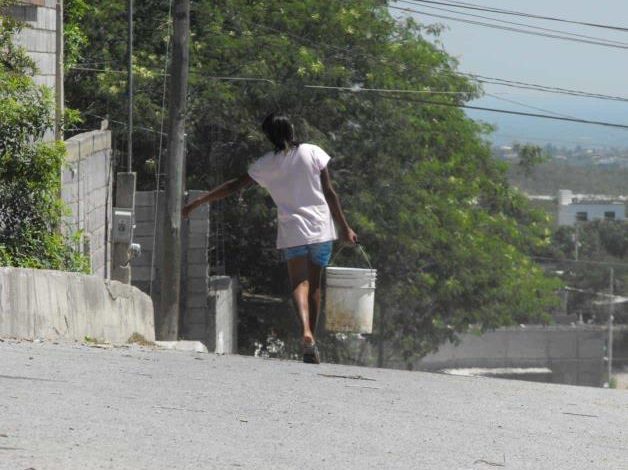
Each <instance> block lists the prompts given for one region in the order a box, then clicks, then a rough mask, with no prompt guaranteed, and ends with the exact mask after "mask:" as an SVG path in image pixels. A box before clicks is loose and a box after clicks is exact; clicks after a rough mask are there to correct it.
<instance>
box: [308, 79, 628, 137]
mask: <svg viewBox="0 0 628 470" xmlns="http://www.w3.org/2000/svg"><path fill="white" fill-rule="evenodd" d="M304 88H313V86H312V85H305V86H304ZM314 88H318V87H314ZM325 89H327V90H333V89H336V90H338V91H350V92H353V93H355V92H356V90H355V89H352V88H348V89H347V87H332V86H327V87H325ZM363 91H366V90H363ZM370 91H374V92H386V91H389V90H386V89H382V90H378V89H376V88H374V89H370ZM380 96H381V97H382V98H387V99H396V100H398V101H405V102H408V103H422V104H430V105H435V106H445V107H454V108H463V109H474V110H478V111H489V112H494V113H501V114H512V115H516V116H527V117H534V118H542V119H554V120H558V121H568V122H575V123H578V124H588V125H596V126H604V127H614V128H618V129H628V124H619V123H614V122H605V121H594V120H589V119H580V118H572V117H559V116H551V115H547V114H538V113H526V112H523V111H510V110H506V109H498V108H489V107H486V106H474V105H468V104H461V103H447V102H438V101H430V100H422V99H411V98H399V97H392V96H390V95H386V94H381V95H380Z"/></svg>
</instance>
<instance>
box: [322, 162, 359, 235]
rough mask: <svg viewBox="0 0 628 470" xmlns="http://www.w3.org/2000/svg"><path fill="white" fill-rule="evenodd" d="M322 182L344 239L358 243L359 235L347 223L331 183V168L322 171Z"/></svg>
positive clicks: (326, 198) (328, 202)
mask: <svg viewBox="0 0 628 470" xmlns="http://www.w3.org/2000/svg"><path fill="white" fill-rule="evenodd" d="M321 183H322V185H323V194H324V195H325V200H326V201H327V204H328V205H329V209H330V210H331V214H332V216H333V217H334V220H335V221H336V224H338V225H339V226H340V232H341V239H342V241H345V242H349V243H353V244H356V243H357V242H358V236H357V235H356V233H355V232H354V231H353V230H351V227H349V224H348V223H347V219H346V217H345V214H344V212H343V211H342V207H341V206H340V198H339V197H338V194H337V193H336V191H335V190H334V187H333V185H332V183H331V176H330V175H329V170H328V169H327V168H324V169H323V170H322V171H321Z"/></svg>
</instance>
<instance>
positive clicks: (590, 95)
mask: <svg viewBox="0 0 628 470" xmlns="http://www.w3.org/2000/svg"><path fill="white" fill-rule="evenodd" d="M255 27H256V28H261V29H265V30H268V31H272V32H274V33H279V34H285V35H286V36H288V37H291V38H292V39H294V40H295V41H297V42H299V43H301V44H304V43H305V44H309V45H311V46H314V47H316V48H321V47H322V48H327V49H334V50H336V51H338V52H339V53H341V54H342V55H345V56H346V55H348V54H349V51H347V50H345V49H342V48H340V47H337V46H334V45H332V44H326V43H319V42H316V41H312V40H310V39H307V38H304V37H302V36H297V35H294V34H291V33H289V32H287V31H284V30H281V29H277V28H273V27H272V26H266V25H262V24H256V25H255ZM240 32H242V30H240ZM351 54H353V55H351V56H350V57H349V58H351V59H355V57H356V56H361V57H366V58H370V59H372V60H375V61H378V62H380V63H383V64H384V61H383V60H382V59H381V58H380V57H377V56H374V55H372V54H364V53H359V54H354V53H351ZM394 63H398V62H394ZM413 67H416V68H421V69H424V70H429V71H433V70H434V68H433V67H430V66H427V65H419V64H413ZM436 71H437V72H438V73H440V74H443V75H448V76H451V77H454V78H459V77H460V76H466V77H471V78H473V79H474V80H475V81H477V82H479V83H487V84H494V85H502V86H507V87H510V88H519V89H523V90H536V91H540V92H544V93H553V94H562V95H569V96H580V97H585V98H594V99H600V100H609V101H627V102H628V98H625V97H619V96H612V95H605V94H602V93H594V92H587V91H582V90H572V89H566V88H559V87H551V86H546V85H539V84H534V83H526V82H520V81H513V80H506V79H502V78H494V77H484V76H482V75H477V74H471V73H463V72H454V71H452V70H447V69H440V70H436ZM489 80H495V81H500V82H503V83H492V82H491V81H489Z"/></svg>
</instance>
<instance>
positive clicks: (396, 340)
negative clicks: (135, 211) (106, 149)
mask: <svg viewBox="0 0 628 470" xmlns="http://www.w3.org/2000/svg"><path fill="white" fill-rule="evenodd" d="M93 5H94V9H95V13H94V17H93V18H92V19H88V20H87V21H86V22H85V24H86V26H87V27H88V29H87V30H86V34H87V36H88V37H89V41H90V48H91V47H95V49H90V51H91V52H90V54H92V55H93V56H94V57H96V56H98V57H105V58H106V60H113V61H114V63H118V64H119V63H121V62H122V61H123V55H122V52H123V51H121V50H120V48H121V46H120V45H119V42H116V41H119V37H121V36H120V35H116V31H118V30H119V29H120V28H122V25H121V24H120V21H121V19H120V18H119V16H120V14H121V13H120V8H121V5H120V2H113V3H112V2H106V5H107V6H106V7H105V2H98V1H97V2H93ZM145 7H146V8H147V9H148V8H150V9H152V11H153V14H152V15H139V16H138V24H137V31H138V35H141V39H140V38H139V37H138V40H137V44H138V48H139V49H138V51H137V56H136V67H137V69H138V71H141V73H140V74H139V76H140V83H141V84H142V85H138V89H139V93H140V98H139V103H142V105H141V109H142V111H141V113H142V114H141V117H140V121H139V122H141V123H142V124H141V125H142V126H143V127H152V128H156V127H157V128H158V126H159V120H160V117H161V108H160V105H161V98H162V97H161V90H162V88H161V86H162V78H163V77H161V76H160V75H159V74H158V72H159V68H160V67H162V66H163V63H162V61H163V53H164V52H165V45H166V41H165V38H166V37H167V22H166V20H165V18H166V14H167V4H166V2H156V1H152V2H151V1H149V2H146V4H145ZM94 24H98V25H100V24H107V25H108V28H106V30H103V29H102V28H101V27H94ZM192 29H193V31H192V45H191V54H192V59H191V80H190V96H189V102H190V106H189V107H190V112H189V120H188V128H189V131H188V135H189V139H188V144H189V146H188V148H189V152H188V158H187V162H188V168H187V174H188V177H187V183H188V187H194V188H205V187H207V186H209V185H212V184H214V183H217V182H218V181H219V180H221V179H223V178H226V177H230V176H235V175H238V174H241V173H242V172H244V171H246V168H247V166H248V164H250V162H251V161H252V160H253V159H255V158H256V157H258V156H259V155H261V154H262V153H263V152H264V151H266V150H268V146H267V144H266V142H265V139H264V137H263V135H262V133H261V132H260V130H259V122H260V121H261V119H262V118H263V117H264V115H265V114H267V113H268V112H270V111H274V110H277V109H281V110H284V111H285V112H287V113H288V114H290V115H291V116H292V117H293V118H294V120H295V124H296V127H297V129H298V132H299V135H298V137H299V138H300V139H301V140H303V141H311V142H315V143H317V144H320V145H321V146H322V147H323V148H325V149H326V150H328V152H329V153H330V154H331V155H332V157H333V160H332V164H331V172H332V174H333V175H334V179H335V181H336V184H337V186H338V187H339V190H340V193H341V197H342V201H343V205H344V206H345V208H346V211H347V213H348V216H349V218H350V220H351V222H352V224H353V225H354V226H355V228H356V230H357V231H358V233H359V234H360V237H361V239H362V241H363V242H364V244H365V246H366V247H367V250H368V252H369V253H370V254H371V255H372V257H373V261H374V264H375V265H376V266H377V268H378V270H379V281H378V282H379V287H378V291H377V299H378V309H379V310H378V311H379V312H380V314H381V313H382V312H385V321H384V322H382V324H383V329H382V331H380V332H379V333H380V336H383V337H385V338H386V339H387V340H388V341H389V343H390V344H391V345H392V346H393V348H394V350H395V351H396V353H397V354H400V355H401V356H402V357H403V358H404V359H405V360H407V361H408V362H411V360H412V359H413V358H414V357H416V356H417V355H421V354H425V353H426V352H429V351H431V350H434V349H435V348H437V347H438V345H439V344H441V343H442V342H443V341H447V340H455V339H456V337H457V335H458V334H459V333H461V332H464V331H466V330H467V328H468V327H469V326H470V325H478V326H479V327H480V328H481V329H490V328H495V327H499V326H503V325H510V324H513V323H520V322H524V321H546V320H547V314H546V312H547V311H548V307H549V306H550V305H552V304H553V303H554V302H555V299H556V297H555V295H554V290H555V289H556V288H557V286H558V284H557V282H556V281H554V280H552V279H550V278H548V277H546V276H545V275H544V274H543V272H542V270H541V269H540V268H539V266H538V265H537V264H535V263H534V262H532V261H531V259H530V257H529V255H530V254H534V253H536V252H537V251H538V250H540V249H541V248H542V247H544V246H545V245H547V244H548V243H549V236H550V231H549V229H548V227H547V220H546V218H545V217H544V215H543V214H542V213H539V212H536V211H534V210H532V209H531V208H530V207H529V206H528V204H527V202H526V201H525V200H524V198H522V197H521V196H519V195H518V194H517V193H516V192H514V191H513V190H512V189H511V188H510V187H509V185H508V182H507V180H506V177H505V168H504V167H502V166H500V165H499V164H498V163H496V162H495V161H494V160H493V159H492V157H491V154H490V149H489V147H488V145H487V143H486V140H485V136H486V133H487V132H488V131H489V128H487V127H486V126H484V125H482V124H479V123H476V122H474V121H472V120H470V119H468V118H467V117H466V116H465V114H464V112H463V111H462V110H461V109H460V108H458V107H456V105H458V104H462V103H464V102H466V101H468V100H470V99H473V98H476V97H478V96H480V94H481V90H480V89H479V88H478V86H477V85H476V84H474V83H472V82H470V81H469V80H468V79H466V78H464V77H463V76H461V75H459V74H457V73H456V61H455V60H454V59H453V58H452V57H451V56H449V55H448V54H447V53H446V51H444V50H443V49H442V48H441V47H439V46H438V35H439V33H440V30H439V28H438V27H434V26H429V25H422V24H419V23H416V22H415V21H413V20H408V21H404V22H399V21H397V20H395V19H394V18H393V17H392V16H391V15H390V13H389V11H388V8H387V6H386V2H382V1H376V0H365V1H359V2H358V1H348V0H344V1H337V2H327V1H321V0H299V1H296V0H291V1H276V0H271V1H264V2H261V1H255V2H251V1H245V0H218V1H208V0H203V1H199V2H196V4H195V8H194V12H193V26H192ZM434 39H436V41H435V42H434ZM435 44H436V45H435ZM79 76H80V77H83V75H76V76H75V78H72V77H71V78H70V80H71V81H72V83H76V82H75V81H74V80H75V79H76V80H78V77H79ZM112 84H116V86H115V88H114V87H112ZM84 86H87V87H88V88H84ZM312 86H315V87H312ZM321 87H340V88H344V89H330V88H321ZM123 89H124V87H123V76H122V75H121V74H116V73H114V72H113V71H110V72H106V73H103V74H101V75H98V78H92V79H90V80H88V81H87V82H85V84H84V85H83V87H79V88H77V89H75V90H74V92H75V93H77V96H76V98H73V100H74V102H73V105H74V106H75V107H77V108H83V107H84V106H83V104H88V103H89V107H90V109H94V110H96V111H97V112H96V114H98V112H105V110H108V111H109V112H110V113H111V114H112V115H116V116H119V117H118V118H117V119H116V120H119V121H123V120H124V118H123V117H122V116H123V108H122V107H121V106H120V105H121V103H122V102H123V99H122V94H121V90H123ZM366 89H388V90H392V89H396V90H408V91H415V92H416V91H420V92H421V93H420V94H419V93H416V94H415V93H386V92H373V91H365V90H366ZM114 103H115V104H114ZM99 109H102V111H98V110H99ZM123 141H124V137H123V136H120V135H119V136H118V140H117V142H118V145H119V146H120V147H119V148H122V143H123ZM148 141H149V139H148V138H147V140H146V141H145V144H146V145H144V144H139V145H144V147H143V148H144V151H143V152H144V153H143V154H142V153H140V154H139V155H140V156H139V157H138V158H140V159H142V158H143V159H145V160H151V161H152V159H153V158H154V155H155V154H156V153H157V152H156V150H155V149H154V147H153V148H152V150H151V147H150V145H148ZM138 148H139V147H138ZM138 167H139V165H138ZM143 181H144V183H145V184H149V183H150V182H151V180H150V179H149V178H145V179H144V180H143ZM274 217H275V215H274V209H273V207H272V204H271V203H270V201H269V199H268V197H267V196H265V195H264V193H263V191H262V190H261V189H259V188H257V189H254V190H251V191H248V192H246V193H245V194H243V195H242V196H241V197H240V198H234V199H232V200H229V201H226V202H225V204H224V219H225V225H226V233H227V234H228V235H227V239H226V247H227V253H228V266H227V267H228V271H229V273H231V274H235V275H239V276H240V277H241V279H242V281H243V284H244V286H245V288H246V289H248V290H251V291H261V292H265V293H281V294H285V293H286V288H285V281H284V279H285V272H284V269H285V268H283V266H281V264H280V263H279V262H278V258H277V256H276V253H275V250H274V237H275V220H274Z"/></svg>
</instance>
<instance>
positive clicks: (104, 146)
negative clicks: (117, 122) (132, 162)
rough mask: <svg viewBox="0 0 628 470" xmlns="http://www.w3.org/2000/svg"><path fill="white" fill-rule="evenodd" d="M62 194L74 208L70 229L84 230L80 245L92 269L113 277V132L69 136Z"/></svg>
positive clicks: (69, 218)
mask: <svg viewBox="0 0 628 470" xmlns="http://www.w3.org/2000/svg"><path fill="white" fill-rule="evenodd" d="M65 144H66V148H67V159H66V164H65V166H64V168H63V174H62V190H61V194H62V198H63V200H64V202H65V204H66V205H67V207H68V209H69V210H70V215H69V216H68V217H66V225H67V230H69V231H70V232H76V231H79V230H82V231H83V232H84V243H82V244H81V246H80V247H79V248H80V249H81V250H82V251H83V252H84V253H85V254H87V255H89V257H90V260H91V265H92V272H93V273H94V274H96V275H98V276H99V277H101V278H104V279H108V278H109V277H110V271H111V270H110V266H111V242H110V241H111V217H112V214H111V213H112V199H113V198H112V180H113V177H112V165H111V163H112V162H111V157H112V151H111V132H110V131H92V132H87V133H84V134H79V135H77V136H74V137H72V138H71V139H68V140H66V142H65Z"/></svg>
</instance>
